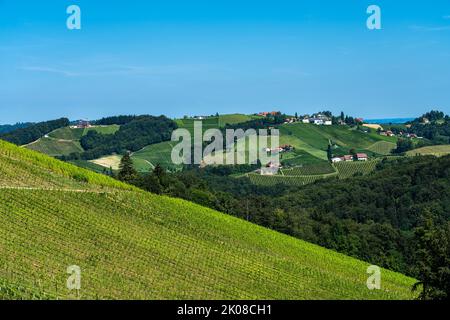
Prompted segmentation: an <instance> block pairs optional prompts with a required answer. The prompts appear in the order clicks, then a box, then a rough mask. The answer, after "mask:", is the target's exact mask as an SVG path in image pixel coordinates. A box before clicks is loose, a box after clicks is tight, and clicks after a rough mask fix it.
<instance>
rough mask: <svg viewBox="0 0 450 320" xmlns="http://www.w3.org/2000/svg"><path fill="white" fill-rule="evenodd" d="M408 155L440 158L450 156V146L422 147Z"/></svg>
mask: <svg viewBox="0 0 450 320" xmlns="http://www.w3.org/2000/svg"><path fill="white" fill-rule="evenodd" d="M406 154H407V155H408V156H416V155H433V156H438V157H440V156H445V155H447V154H450V145H437V146H428V147H422V148H419V149H414V150H411V151H408V152H407V153H406Z"/></svg>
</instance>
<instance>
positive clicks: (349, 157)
mask: <svg viewBox="0 0 450 320" xmlns="http://www.w3.org/2000/svg"><path fill="white" fill-rule="evenodd" d="M368 160H369V156H368V155H367V154H365V153H356V154H355V155H350V154H347V155H344V156H342V157H334V158H331V162H333V163H337V162H342V161H344V162H347V161H368Z"/></svg>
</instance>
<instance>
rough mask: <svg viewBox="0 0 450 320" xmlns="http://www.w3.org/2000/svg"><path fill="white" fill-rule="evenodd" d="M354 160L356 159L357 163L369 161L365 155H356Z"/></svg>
mask: <svg viewBox="0 0 450 320" xmlns="http://www.w3.org/2000/svg"><path fill="white" fill-rule="evenodd" d="M356 159H358V161H367V160H369V156H368V155H367V154H365V153H357V154H356Z"/></svg>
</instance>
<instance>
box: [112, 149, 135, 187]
mask: <svg viewBox="0 0 450 320" xmlns="http://www.w3.org/2000/svg"><path fill="white" fill-rule="evenodd" d="M119 169H120V170H119V174H118V176H117V178H118V179H119V180H120V181H124V182H128V183H130V182H132V181H134V180H136V178H137V176H138V174H137V172H136V170H135V169H134V166H133V160H131V157H130V154H129V153H126V154H125V155H124V156H123V157H122V160H120V165H119Z"/></svg>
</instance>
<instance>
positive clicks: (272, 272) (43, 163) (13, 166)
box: [0, 142, 415, 299]
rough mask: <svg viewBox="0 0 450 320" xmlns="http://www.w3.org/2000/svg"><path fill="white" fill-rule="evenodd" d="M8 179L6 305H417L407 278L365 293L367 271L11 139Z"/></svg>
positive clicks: (4, 204) (2, 163) (2, 295)
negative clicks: (72, 281) (76, 285)
mask: <svg viewBox="0 0 450 320" xmlns="http://www.w3.org/2000/svg"><path fill="white" fill-rule="evenodd" d="M0 182H1V183H0V188H1V190H0V217H1V224H0V266H1V267H0V299H57V298H58V299H233V298H234V299H411V298H413V297H414V295H413V294H412V293H411V290H410V288H411V286H412V284H413V283H414V282H415V280H414V279H411V278H408V277H406V276H403V275H401V274H398V273H394V272H391V271H388V270H382V279H383V282H382V288H381V290H368V289H367V287H366V280H367V277H368V275H367V273H366V270H367V267H368V266H369V263H365V262H362V261H359V260H356V259H353V258H350V257H347V256H344V255H342V254H338V253H336V252H334V251H330V250H326V249H323V248H321V247H318V246H316V245H312V244H309V243H307V242H304V241H300V240H298V239H294V238H292V237H289V236H286V235H282V234H279V233H276V232H273V231H270V230H267V229H265V228H262V227H259V226H256V225H253V224H250V223H248V222H246V221H243V220H240V219H237V218H234V217H231V216H228V215H225V214H221V213H218V212H216V211H213V210H210V209H207V208H204V207H201V206H199V205H196V204H193V203H189V202H186V201H183V200H178V199H173V198H168V197H161V196H156V195H152V194H150V193H145V192H142V191H139V190H136V189H134V188H133V187H131V186H127V185H125V184H122V183H120V182H117V181H115V180H112V179H110V178H108V177H106V176H102V175H98V174H95V173H92V172H89V171H87V170H84V169H80V168H78V167H75V166H72V165H70V164H67V163H62V162H60V161H57V160H55V159H52V158H50V157H47V156H44V155H42V154H38V153H36V152H33V151H30V150H26V149H23V148H18V147H16V146H13V145H10V144H8V143H4V142H0ZM72 265H77V266H79V267H80V268H81V289H80V290H79V291H76V292H75V291H69V290H68V289H67V288H66V281H67V278H68V276H69V275H68V274H67V267H68V266H72Z"/></svg>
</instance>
